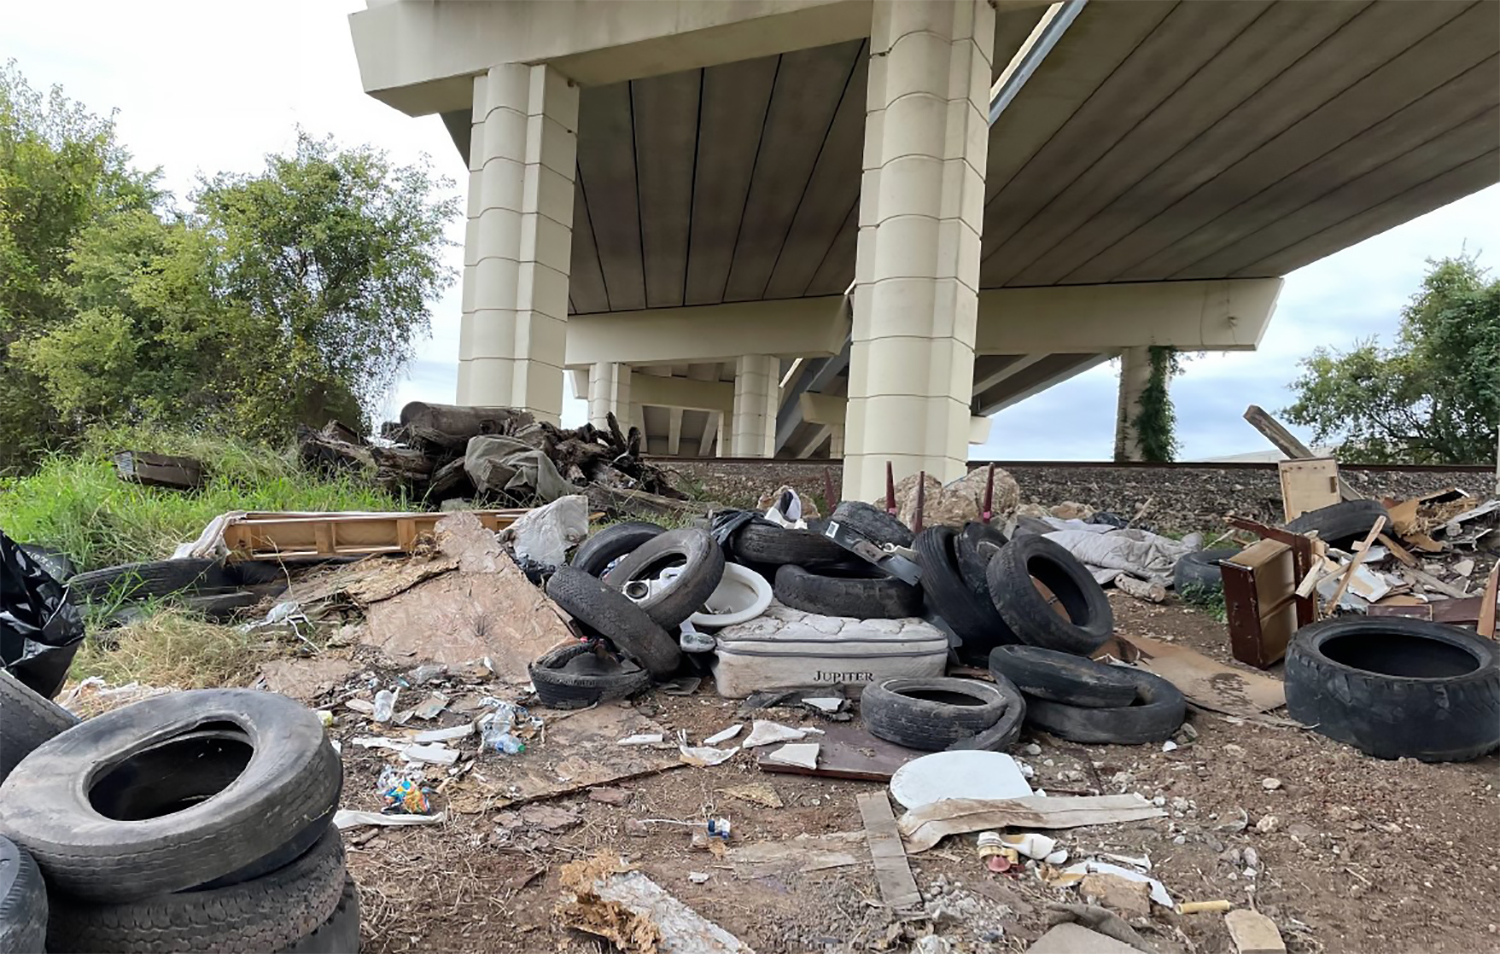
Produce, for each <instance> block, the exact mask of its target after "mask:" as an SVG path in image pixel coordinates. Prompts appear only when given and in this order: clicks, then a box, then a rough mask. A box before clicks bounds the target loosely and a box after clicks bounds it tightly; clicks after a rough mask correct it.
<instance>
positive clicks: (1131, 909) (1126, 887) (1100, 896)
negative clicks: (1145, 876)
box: [1053, 874, 1151, 919]
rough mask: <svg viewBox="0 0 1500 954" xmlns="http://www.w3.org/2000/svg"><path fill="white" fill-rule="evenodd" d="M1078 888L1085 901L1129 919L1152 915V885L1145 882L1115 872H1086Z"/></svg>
mask: <svg viewBox="0 0 1500 954" xmlns="http://www.w3.org/2000/svg"><path fill="white" fill-rule="evenodd" d="M1053 883H1054V884H1056V883H1057V882H1055V881H1054V882H1053ZM1078 890H1079V893H1080V894H1081V895H1082V896H1083V899H1084V900H1085V901H1088V902H1089V903H1091V904H1099V905H1102V906H1103V907H1106V908H1108V909H1110V910H1111V911H1115V912H1117V913H1119V914H1120V915H1122V916H1124V917H1125V918H1127V919H1129V918H1147V917H1150V916H1151V886H1150V885H1148V884H1146V883H1144V882H1141V881H1132V880H1129V879H1127V878H1122V877H1120V876H1119V875H1114V874H1086V875H1084V876H1083V878H1082V880H1080V881H1079V883H1078Z"/></svg>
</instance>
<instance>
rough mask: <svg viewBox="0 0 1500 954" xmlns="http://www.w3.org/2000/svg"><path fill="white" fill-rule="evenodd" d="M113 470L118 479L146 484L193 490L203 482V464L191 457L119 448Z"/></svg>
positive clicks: (148, 485)
mask: <svg viewBox="0 0 1500 954" xmlns="http://www.w3.org/2000/svg"><path fill="white" fill-rule="evenodd" d="M115 473H117V474H118V475H119V477H120V479H121V480H127V481H130V482H131V483H135V484H143V485H145V486H147V487H169V488H171V489H173V490H196V489H197V488H199V487H201V486H203V464H202V463H200V462H199V461H197V460H195V459H194V458H192V457H169V456H167V455H166V454H148V453H145V452H144V451H128V450H127V451H120V452H119V453H118V454H116V455H115Z"/></svg>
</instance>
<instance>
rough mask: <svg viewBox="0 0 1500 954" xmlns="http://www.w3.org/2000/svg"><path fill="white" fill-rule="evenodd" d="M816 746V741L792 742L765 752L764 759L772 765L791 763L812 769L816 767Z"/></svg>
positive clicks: (798, 766)
mask: <svg viewBox="0 0 1500 954" xmlns="http://www.w3.org/2000/svg"><path fill="white" fill-rule="evenodd" d="M818 748H819V746H818V743H816V742H811V743H807V742H794V743H790V744H788V745H783V746H782V747H781V748H779V749H775V750H774V751H771V752H769V753H767V754H766V757H765V761H766V762H767V763H769V764H772V765H792V766H796V767H797V768H802V769H808V770H812V769H815V768H817V767H818Z"/></svg>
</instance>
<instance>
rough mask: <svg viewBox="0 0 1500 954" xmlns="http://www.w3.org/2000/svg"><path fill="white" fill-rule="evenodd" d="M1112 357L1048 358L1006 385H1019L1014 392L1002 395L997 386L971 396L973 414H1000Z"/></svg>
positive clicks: (1094, 355) (1075, 356)
mask: <svg viewBox="0 0 1500 954" xmlns="http://www.w3.org/2000/svg"><path fill="white" fill-rule="evenodd" d="M1115 354H1116V352H1114V351H1106V352H1102V353H1099V354H1052V355H1048V356H1047V360H1045V361H1041V362H1038V363H1037V364H1035V365H1033V366H1032V367H1030V368H1027V369H1026V371H1025V372H1022V373H1021V374H1019V375H1017V376H1016V378H1012V379H1011V380H1010V382H1008V383H1010V384H1013V385H1019V387H1017V388H1016V389H1015V390H1011V391H1005V390H1002V389H1000V388H999V387H998V386H997V388H996V389H995V390H992V391H990V392H988V393H986V394H976V395H974V403H973V408H974V413H975V414H976V415H978V416H981V417H986V418H988V417H989V415H991V414H994V413H996V412H998V411H1003V410H1005V409H1006V408H1008V407H1010V406H1011V405H1012V404H1019V403H1020V402H1022V401H1024V400H1026V399H1027V398H1029V397H1031V396H1032V395H1033V394H1040V393H1041V392H1042V391H1045V390H1047V389H1048V388H1050V387H1052V386H1053V385H1056V384H1061V383H1062V382H1064V381H1066V380H1068V379H1069V378H1071V377H1075V376H1077V375H1080V374H1082V373H1083V372H1085V371H1088V370H1089V369H1091V368H1094V367H1097V366H1099V365H1101V364H1103V363H1104V362H1106V361H1108V360H1109V359H1110V358H1113V357H1114V356H1115ZM1020 379H1024V380H1020Z"/></svg>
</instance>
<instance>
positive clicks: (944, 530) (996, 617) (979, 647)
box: [913, 527, 1016, 658]
mask: <svg viewBox="0 0 1500 954" xmlns="http://www.w3.org/2000/svg"><path fill="white" fill-rule="evenodd" d="M954 537H955V534H954V532H953V528H952V527H928V528H927V529H926V530H923V531H922V532H921V533H919V534H917V538H916V540H915V541H914V542H913V549H915V550H916V553H917V562H918V563H919V564H920V565H921V567H922V592H923V593H925V594H926V604H927V608H928V609H930V610H931V611H932V612H934V613H936V614H937V615H938V616H941V617H942V618H943V621H944V622H946V623H947V624H948V627H949V628H950V629H952V630H953V633H954V635H956V636H957V637H958V638H959V639H960V640H961V641H962V642H963V649H964V652H963V655H965V656H968V657H974V658H981V657H983V656H985V655H986V654H988V653H989V651H990V650H991V649H993V648H994V647H996V646H999V645H1003V644H1005V643H1012V642H1015V641H1016V637H1015V634H1013V633H1012V632H1011V631H1010V628H1009V627H1008V626H1006V624H1005V620H1003V619H1002V618H1001V617H1000V613H999V611H998V610H996V609H995V607H994V604H993V603H991V602H990V601H989V600H981V599H980V598H979V597H977V596H975V595H974V592H973V590H971V589H969V587H968V584H966V583H965V582H964V579H963V576H962V574H961V573H960V572H959V570H958V564H957V557H956V555H955V553H954Z"/></svg>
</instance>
